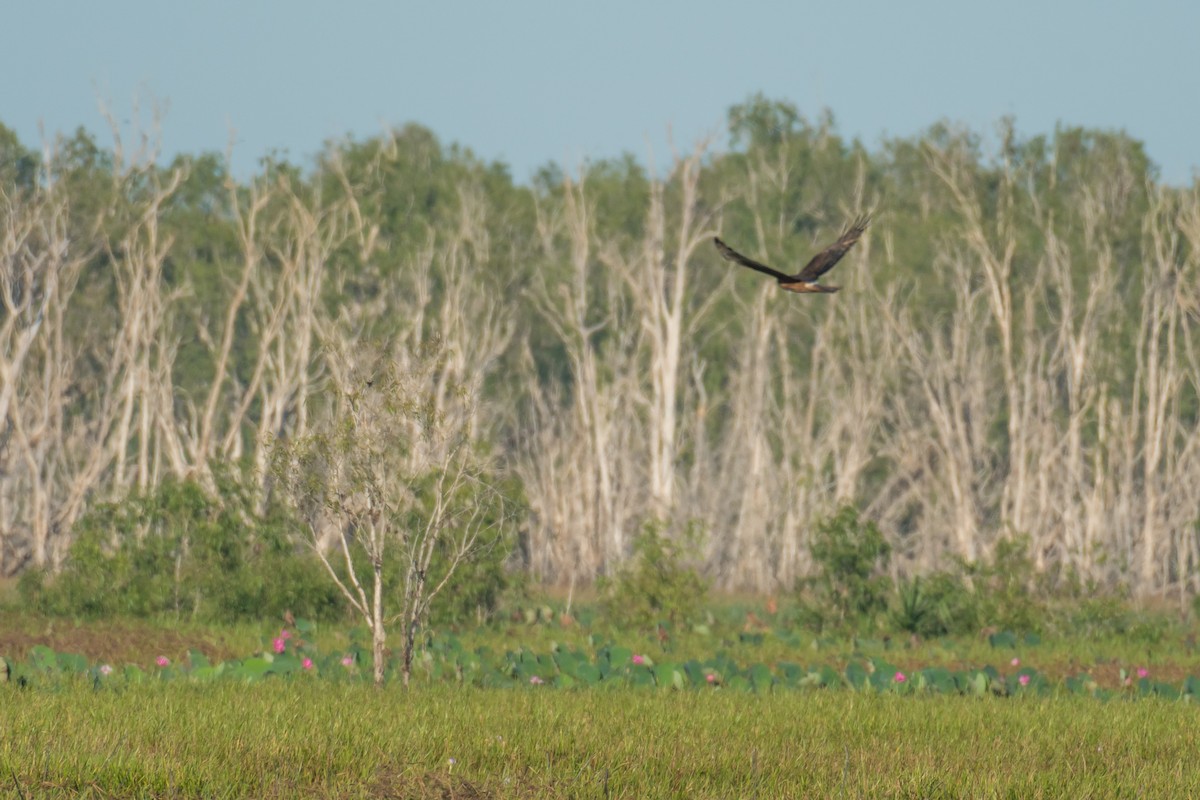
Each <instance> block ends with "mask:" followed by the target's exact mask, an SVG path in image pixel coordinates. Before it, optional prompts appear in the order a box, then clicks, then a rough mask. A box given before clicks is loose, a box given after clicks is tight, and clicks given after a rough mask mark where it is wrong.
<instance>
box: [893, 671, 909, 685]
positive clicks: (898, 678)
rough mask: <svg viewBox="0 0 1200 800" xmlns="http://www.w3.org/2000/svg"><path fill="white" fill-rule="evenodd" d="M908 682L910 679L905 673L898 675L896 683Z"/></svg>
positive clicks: (898, 673)
mask: <svg viewBox="0 0 1200 800" xmlns="http://www.w3.org/2000/svg"><path fill="white" fill-rule="evenodd" d="M906 680H908V678H907V677H906V676H905V674H904V673H903V672H897V673H896V683H904V682H905V681H906Z"/></svg>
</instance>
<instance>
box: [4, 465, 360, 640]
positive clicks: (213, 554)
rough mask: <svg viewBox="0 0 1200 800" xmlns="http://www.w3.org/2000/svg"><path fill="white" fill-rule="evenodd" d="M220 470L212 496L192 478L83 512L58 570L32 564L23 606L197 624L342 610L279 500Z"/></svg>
mask: <svg viewBox="0 0 1200 800" xmlns="http://www.w3.org/2000/svg"><path fill="white" fill-rule="evenodd" d="M239 478H240V476H238V475H236V474H234V473H233V472H231V471H229V470H219V471H218V472H217V475H216V481H215V482H216V489H215V491H214V492H213V493H212V494H209V493H208V492H206V491H205V490H204V488H203V487H201V486H200V485H199V484H198V483H196V482H195V481H191V480H184V481H179V480H167V481H165V482H163V483H162V484H161V485H160V486H158V487H157V488H154V489H152V490H150V491H148V492H144V493H139V492H135V493H133V494H130V495H129V496H127V497H126V498H124V499H123V500H120V501H118V502H113V503H103V504H100V505H98V506H96V507H95V508H94V509H92V510H91V511H89V512H88V513H87V514H85V515H84V516H83V517H82V518H80V520H79V522H78V523H77V525H76V527H75V534H76V539H75V542H74V543H73V544H72V546H71V548H70V550H69V551H68V554H67V559H66V562H65V564H64V565H63V568H62V570H61V572H60V573H59V574H57V575H49V574H46V573H44V572H41V571H29V572H27V573H26V574H25V575H24V576H23V577H22V579H21V581H20V583H19V592H20V595H21V597H22V599H23V600H24V602H26V603H27V604H28V605H30V606H31V607H33V608H35V609H37V610H39V611H42V612H43V613H47V614H53V615H65V616H77V617H91V618H94V617H102V616H134V617H145V616H154V615H158V614H164V613H168V614H174V615H177V616H182V617H188V618H192V619H197V620H202V621H232V620H252V619H262V618H267V617H278V616H280V615H282V614H283V613H284V612H285V611H291V612H292V613H294V614H295V615H297V616H304V617H308V618H313V619H335V618H340V617H341V616H342V611H341V608H342V606H341V600H340V598H339V597H338V596H337V594H336V589H335V588H334V587H332V585H331V583H330V581H329V580H328V578H327V576H326V575H325V573H324V569H323V567H322V566H321V565H320V563H319V562H318V561H317V559H316V558H314V557H313V556H312V555H311V553H309V552H307V550H306V549H305V548H303V547H302V546H301V545H300V544H299V543H298V542H297V541H296V540H295V539H294V538H293V536H292V534H291V530H292V528H293V526H292V524H291V521H290V519H289V518H288V517H287V516H286V515H285V514H284V513H283V512H282V511H281V510H280V509H279V508H277V507H274V506H272V507H270V508H268V510H267V511H266V512H265V513H263V514H259V513H258V512H257V511H256V509H255V503H254V499H253V496H252V493H251V492H250V491H249V490H248V488H247V487H246V486H245V484H244V483H243V482H242V481H241V480H240V479H239Z"/></svg>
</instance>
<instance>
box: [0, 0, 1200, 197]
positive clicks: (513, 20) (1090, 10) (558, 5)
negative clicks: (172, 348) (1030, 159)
mask: <svg viewBox="0 0 1200 800" xmlns="http://www.w3.org/2000/svg"><path fill="white" fill-rule="evenodd" d="M6 5H7V8H6V9H5V10H3V11H0V23H2V25H0V27H2V28H3V30H4V35H3V37H2V43H0V122H3V123H4V124H5V125H8V126H9V127H11V128H14V129H15V130H16V131H17V133H18V134H19V135H20V137H21V139H22V141H24V142H25V143H26V144H29V145H33V144H37V143H38V141H39V138H40V137H39V133H38V130H39V128H38V126H39V123H42V124H44V126H45V129H46V130H47V131H48V132H50V133H54V132H59V131H63V132H69V131H72V130H74V128H75V127H76V126H78V125H81V124H82V125H84V126H85V127H87V128H88V129H90V130H92V131H93V132H96V133H101V134H103V136H102V141H106V142H107V141H109V139H108V135H107V133H106V132H105V130H106V128H105V124H104V122H103V121H102V119H101V117H100V115H99V113H98V111H97V106H98V100H99V99H105V100H107V101H109V102H110V103H111V104H112V107H113V108H114V110H115V112H116V113H117V114H118V116H119V117H120V118H121V119H128V118H131V117H132V116H133V115H132V113H131V109H132V108H133V107H134V103H135V100H137V99H138V98H140V99H141V105H142V108H143V114H142V116H143V117H144V118H148V117H149V110H148V109H149V106H150V105H151V101H153V100H154V99H157V100H158V101H160V102H162V103H163V104H164V105H165V108H166V115H165V118H164V122H163V144H164V149H165V151H166V153H167V154H168V155H170V154H173V153H176V152H180V151H183V152H193V153H194V152H200V151H203V150H217V151H223V150H224V149H225V146H226V143H227V142H228V139H229V131H230V129H231V128H232V129H234V130H236V134H237V143H236V145H235V150H234V165H235V169H236V170H237V171H238V172H239V173H242V174H245V173H247V172H249V171H251V170H253V169H254V166H255V164H256V163H257V160H258V159H259V158H260V157H261V156H262V155H264V154H265V153H266V152H268V151H269V150H271V149H278V150H281V151H284V152H286V153H287V154H288V155H289V156H290V157H292V158H293V159H296V160H300V161H304V160H305V159H307V158H308V157H310V156H312V155H313V154H314V153H316V152H317V151H318V150H319V149H320V147H321V144H322V142H323V141H324V140H326V139H328V138H336V137H340V136H342V135H345V134H352V135H354V136H357V137H366V136H371V135H374V134H376V133H378V132H379V131H380V130H382V129H383V127H385V126H386V125H393V124H403V123H405V122H409V121H415V122H419V123H421V124H423V125H426V126H428V127H429V128H431V129H432V130H433V131H434V132H435V133H437V134H438V136H439V137H440V138H441V139H442V141H443V142H451V141H455V142H458V143H460V144H463V145H465V146H467V147H470V148H471V149H472V150H473V151H474V152H475V153H476V154H477V155H479V156H481V157H482V158H484V159H487V160H493V159H498V160H502V161H504V162H506V163H508V164H509V165H510V166H511V168H512V172H513V175H514V177H515V178H516V179H517V180H520V181H524V180H526V179H528V178H529V176H530V175H531V174H532V173H533V171H534V170H535V169H536V168H537V167H539V166H541V165H542V164H545V163H546V162H548V161H552V160H553V161H558V162H560V163H565V164H567V165H573V164H577V163H578V162H579V161H580V160H581V159H583V158H585V157H588V158H593V159H595V158H604V157H609V156H615V155H619V154H620V153H622V152H625V151H629V152H632V153H634V155H636V156H637V157H638V158H639V159H641V160H643V161H645V160H647V156H648V153H650V152H651V151H653V153H654V154H655V157H656V159H658V160H659V161H660V162H662V161H665V160H666V159H667V158H668V145H667V131H668V128H669V129H670V130H671V131H673V136H674V139H675V141H676V142H677V143H678V144H679V145H680V146H681V147H685V148H686V147H690V146H691V144H693V143H694V142H695V141H696V140H697V139H698V138H699V137H701V136H704V135H705V134H715V135H716V143H717V144H718V145H720V146H724V145H725V144H726V138H725V134H724V120H725V112H726V110H727V109H728V108H729V106H730V105H732V104H734V103H738V102H741V101H742V100H744V99H745V98H746V97H748V96H749V95H750V94H751V93H754V92H762V93H764V94H765V95H767V96H768V97H770V98H773V99H783V100H788V101H790V102H792V103H795V104H796V105H797V106H798V107H799V108H800V110H801V111H802V112H803V113H805V114H806V115H808V116H809V117H810V118H815V117H816V116H817V115H818V114H819V112H820V111H821V109H822V108H825V107H828V108H830V109H831V110H832V111H833V113H834V115H835V118H836V120H837V123H838V129H839V130H840V131H841V132H842V133H843V134H844V135H846V136H848V137H854V136H857V137H859V138H861V139H862V141H863V142H864V143H865V144H866V145H867V146H868V147H870V148H875V147H877V146H878V144H879V142H880V140H881V139H882V138H883V137H884V136H909V135H912V134H914V133H917V132H919V131H921V130H923V129H924V128H926V127H928V126H929V125H931V124H932V123H934V122H936V121H938V120H940V119H949V120H951V121H954V122H958V123H963V124H965V125H967V126H969V127H970V128H972V129H973V130H975V131H977V132H980V133H983V134H990V133H991V132H992V131H993V130H994V127H995V123H996V122H997V120H999V119H1000V118H1001V117H1002V116H1004V115H1014V116H1015V117H1016V120H1017V127H1018V130H1019V131H1020V132H1021V133H1023V134H1025V135H1032V134H1037V133H1049V132H1051V131H1053V129H1054V126H1055V124H1056V123H1060V122H1061V123H1063V124H1066V125H1083V126H1087V127H1097V128H1106V129H1123V130H1125V131H1126V132H1128V133H1129V134H1131V135H1132V136H1134V137H1136V138H1138V139H1141V140H1142V141H1144V142H1145V143H1146V147H1147V150H1148V152H1149V154H1150V157H1151V158H1152V159H1153V160H1154V161H1155V162H1156V163H1157V164H1158V165H1159V166H1160V167H1161V170H1162V177H1163V178H1165V179H1166V180H1168V181H1170V182H1172V183H1177V184H1178V183H1184V182H1190V180H1191V178H1192V175H1193V171H1194V170H1196V169H1197V168H1198V167H1200V46H1198V42H1200V2H1195V0H1130V1H1129V2H1125V1H1124V0H1121V1H1120V2H1118V1H1116V0H1092V1H1090V2H1089V1H1087V0H1061V1H1060V2H1054V0H1014V1H1010V2H1004V3H968V2H950V1H949V0H945V1H938V0H916V1H915V2H896V0H860V2H841V1H840V0H823V1H822V2H795V3H783V2H779V3H768V2H738V3H717V2H703V1H702V0H694V1H693V2H652V0H641V2H627V1H626V0H622V1H621V2H598V1H597V0H593V2H588V3H573V2H552V1H550V0H546V1H541V0H539V1H537V2H520V1H519V0H508V1H507V2H441V3H435V2H423V3H406V2H380V1H376V2H365V1H356V0H345V1H343V2H336V3H335V2H326V3H318V2H312V1H311V0H288V1H287V2H283V1H281V0H269V1H268V0H208V1H207V2H182V1H174V0H105V2H91V1H90V0H89V1H85V0H78V2H67V1H66V0H23V1H22V0H12V2H10V3H8V4H6Z"/></svg>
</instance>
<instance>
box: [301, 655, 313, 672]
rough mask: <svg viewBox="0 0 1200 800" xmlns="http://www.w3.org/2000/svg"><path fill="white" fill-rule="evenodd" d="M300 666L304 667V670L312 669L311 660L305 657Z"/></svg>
mask: <svg viewBox="0 0 1200 800" xmlns="http://www.w3.org/2000/svg"><path fill="white" fill-rule="evenodd" d="M300 666H302V667H304V668H305V669H312V668H313V662H312V659H311V658H307V657H306V658H305V659H304V660H303V661H301V662H300Z"/></svg>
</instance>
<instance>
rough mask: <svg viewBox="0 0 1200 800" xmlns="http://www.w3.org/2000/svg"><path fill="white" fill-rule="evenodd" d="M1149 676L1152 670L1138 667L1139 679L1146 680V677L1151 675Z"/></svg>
mask: <svg viewBox="0 0 1200 800" xmlns="http://www.w3.org/2000/svg"><path fill="white" fill-rule="evenodd" d="M1149 674H1150V670H1148V669H1146V668H1145V667H1138V668H1137V676H1138V677H1139V678H1144V677H1146V676H1147V675H1149Z"/></svg>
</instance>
